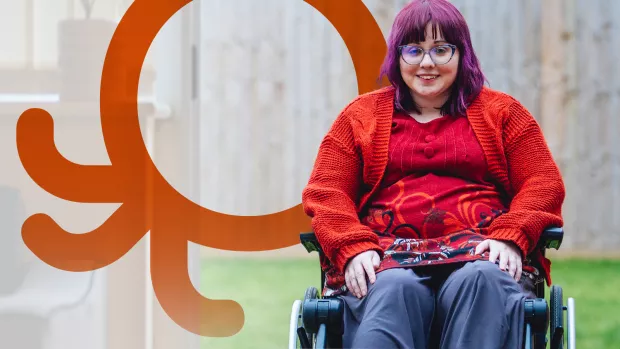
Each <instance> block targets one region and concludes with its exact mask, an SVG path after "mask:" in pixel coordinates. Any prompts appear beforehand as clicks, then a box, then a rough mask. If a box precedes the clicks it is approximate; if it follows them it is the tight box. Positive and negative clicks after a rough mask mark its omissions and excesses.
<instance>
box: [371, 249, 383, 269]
mask: <svg viewBox="0 0 620 349" xmlns="http://www.w3.org/2000/svg"><path fill="white" fill-rule="evenodd" d="M380 265H381V257H379V254H378V253H377V252H376V251H375V253H373V255H372V266H373V267H375V269H378V268H379V266H380Z"/></svg>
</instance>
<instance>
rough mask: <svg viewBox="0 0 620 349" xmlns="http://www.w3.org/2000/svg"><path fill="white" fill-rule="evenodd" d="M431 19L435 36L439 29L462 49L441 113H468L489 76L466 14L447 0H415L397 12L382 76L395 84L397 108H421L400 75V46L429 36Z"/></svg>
mask: <svg viewBox="0 0 620 349" xmlns="http://www.w3.org/2000/svg"><path fill="white" fill-rule="evenodd" d="M428 23H432V26H433V30H432V33H433V37H435V36H436V35H437V31H438V30H439V31H440V32H441V33H442V34H443V37H444V39H445V40H446V41H448V42H449V43H451V44H454V45H456V46H457V47H458V50H459V53H460V59H459V67H458V73H457V76H456V80H455V81H454V84H453V86H452V91H451V93H450V97H449V98H448V100H447V101H446V103H445V104H444V105H443V106H442V107H441V113H442V114H443V115H446V114H448V115H455V116H456V115H465V111H466V109H467V107H468V106H469V104H470V103H471V102H472V101H473V100H474V99H475V98H476V97H477V96H478V94H479V93H480V91H481V90H482V87H483V85H484V82H485V80H486V79H485V76H484V74H483V73H482V69H481V68H480V63H479V61H478V58H476V54H475V52H474V49H473V47H472V44H471V38H470V34H469V28H468V27H467V23H466V22H465V18H463V15H462V14H461V13H460V12H459V11H458V10H457V9H456V7H454V5H452V4H451V3H450V2H448V1H447V0H413V1H412V2H411V3H409V4H408V5H407V6H405V8H403V9H402V10H401V11H400V12H399V13H398V15H397V16H396V19H395V20H394V25H393V26H392V31H391V33H390V36H389V38H388V52H387V55H386V56H385V60H384V61H383V64H382V66H381V75H380V78H379V79H381V78H383V77H384V76H387V78H388V80H389V81H390V83H391V84H392V86H394V87H395V88H396V98H395V101H394V104H395V108H396V110H399V111H404V112H416V113H419V112H420V111H419V109H418V108H417V106H416V105H415V103H414V101H413V98H412V97H411V94H410V92H409V87H408V86H407V85H406V84H405V81H404V80H403V78H402V76H401V73H400V65H399V60H400V55H399V53H398V46H400V45H405V44H409V43H412V42H422V41H424V40H426V38H425V29H426V25H427V24H428Z"/></svg>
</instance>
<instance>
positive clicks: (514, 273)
mask: <svg viewBox="0 0 620 349" xmlns="http://www.w3.org/2000/svg"><path fill="white" fill-rule="evenodd" d="M487 250H488V251H489V261H490V262H491V263H495V261H496V260H497V258H498V257H499V268H500V269H501V270H502V271H506V270H508V273H509V274H510V276H511V277H512V278H513V279H515V280H516V281H517V282H519V280H521V271H522V270H523V269H522V266H523V265H522V261H521V251H520V250H519V248H518V247H517V245H515V244H514V243H511V242H505V241H499V240H490V239H489V240H484V241H483V242H481V243H480V244H479V245H478V247H476V254H482V253H484V252H485V251H487Z"/></svg>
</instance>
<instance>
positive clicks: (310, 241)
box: [299, 232, 323, 254]
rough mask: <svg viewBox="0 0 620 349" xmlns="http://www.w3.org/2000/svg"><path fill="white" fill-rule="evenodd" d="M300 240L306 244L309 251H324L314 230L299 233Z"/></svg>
mask: <svg viewBox="0 0 620 349" xmlns="http://www.w3.org/2000/svg"><path fill="white" fill-rule="evenodd" d="M299 240H300V241H301V244H302V245H304V247H305V248H306V251H308V253H312V252H315V251H316V252H318V253H319V254H321V253H323V250H322V249H321V245H319V241H318V240H317V239H316V235H315V234H314V232H309V233H301V234H299Z"/></svg>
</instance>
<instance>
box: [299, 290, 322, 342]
mask: <svg viewBox="0 0 620 349" xmlns="http://www.w3.org/2000/svg"><path fill="white" fill-rule="evenodd" d="M317 298H319V291H318V290H317V289H316V287H312V286H311V287H308V288H307V289H306V294H305V295H304V303H306V300H309V299H317ZM304 303H302V304H304ZM306 336H307V337H308V342H309V343H310V345H311V346H312V347H314V340H315V339H316V335H315V334H313V333H306Z"/></svg>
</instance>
